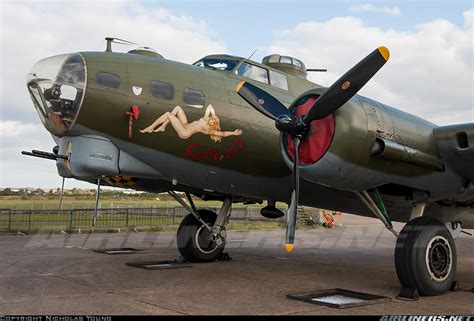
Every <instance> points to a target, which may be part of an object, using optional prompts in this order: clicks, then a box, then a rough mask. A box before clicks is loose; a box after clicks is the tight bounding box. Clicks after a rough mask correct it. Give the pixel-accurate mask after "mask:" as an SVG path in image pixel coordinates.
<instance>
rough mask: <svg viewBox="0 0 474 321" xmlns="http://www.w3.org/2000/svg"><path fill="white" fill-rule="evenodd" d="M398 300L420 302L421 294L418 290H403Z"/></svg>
mask: <svg viewBox="0 0 474 321" xmlns="http://www.w3.org/2000/svg"><path fill="white" fill-rule="evenodd" d="M397 298H398V299H401V300H409V301H418V299H419V298H420V294H419V293H418V289H410V288H402V289H401V290H400V294H399V295H398V296H397Z"/></svg>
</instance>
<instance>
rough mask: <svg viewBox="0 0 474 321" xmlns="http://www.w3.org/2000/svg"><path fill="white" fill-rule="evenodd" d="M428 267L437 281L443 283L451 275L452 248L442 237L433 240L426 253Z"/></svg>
mask: <svg viewBox="0 0 474 321" xmlns="http://www.w3.org/2000/svg"><path fill="white" fill-rule="evenodd" d="M426 265H427V268H428V272H429V273H430V276H431V278H432V279H433V280H435V281H443V280H444V279H446V277H447V276H448V275H449V272H450V271H451V266H452V254H451V247H450V245H449V243H448V241H447V240H446V239H445V238H444V237H442V236H436V237H434V238H432V239H431V241H430V243H429V244H428V247H427V252H426Z"/></svg>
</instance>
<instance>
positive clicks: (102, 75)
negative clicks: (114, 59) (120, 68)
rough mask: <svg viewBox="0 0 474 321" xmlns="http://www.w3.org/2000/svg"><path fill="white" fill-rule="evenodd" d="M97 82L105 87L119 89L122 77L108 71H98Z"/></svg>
mask: <svg viewBox="0 0 474 321" xmlns="http://www.w3.org/2000/svg"><path fill="white" fill-rule="evenodd" d="M96 80H97V83H98V84H99V85H101V86H104V87H109V88H114V89H117V88H119V87H120V77H119V76H117V75H116V74H111V73H108V72H98V73H97V75H96Z"/></svg>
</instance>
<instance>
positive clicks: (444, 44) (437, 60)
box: [269, 10, 474, 124]
mask: <svg viewBox="0 0 474 321" xmlns="http://www.w3.org/2000/svg"><path fill="white" fill-rule="evenodd" d="M472 16H473V10H470V11H466V12H464V19H465V23H464V27H460V26H457V25H455V24H453V23H451V22H449V21H447V20H443V19H436V20H433V21H430V22H427V23H424V24H420V25H417V26H416V28H415V29H414V30H412V31H404V32H400V31H396V30H394V29H387V30H383V29H380V28H376V27H371V26H368V25H366V24H364V22H363V21H362V20H361V19H358V18H354V17H338V18H333V19H330V20H327V21H308V22H304V23H300V24H297V25H296V26H294V27H293V28H291V29H287V30H280V31H276V32H275V33H274V41H273V43H272V45H271V46H270V48H269V52H272V53H281V54H290V55H293V56H295V57H297V58H300V59H302V60H303V61H304V62H305V64H306V65H307V66H308V67H309V68H318V67H320V68H328V73H314V74H310V76H309V78H310V79H311V80H312V81H314V82H316V83H319V84H322V85H324V86H329V85H330V84H331V83H332V82H334V81H335V80H336V79H337V78H339V77H340V76H341V75H342V74H343V73H344V72H346V71H347V70H348V69H349V68H351V67H352V66H353V65H354V64H356V63H357V62H358V61H359V60H360V59H362V58H363V57H364V56H366V55H367V54H368V53H370V52H371V51H372V50H374V49H375V48H377V47H378V46H380V45H385V46H387V47H388V48H389V49H390V51H391V57H390V60H389V61H388V63H387V64H386V65H385V66H384V67H383V68H382V69H381V70H380V71H379V72H378V74H376V75H375V77H374V78H373V79H372V80H371V81H369V83H368V84H367V85H366V86H365V87H364V88H362V90H361V91H360V94H362V95H364V96H368V97H371V98H374V99H376V100H378V101H381V102H383V103H386V104H388V105H391V106H394V107H396V108H399V109H402V110H404V111H406V112H409V113H412V114H415V115H417V116H421V117H423V118H426V119H428V120H430V121H432V122H435V123H437V124H452V123H464V122H472V121H474V110H473V94H472V90H473V74H474V71H473V46H472V20H473V19H472Z"/></svg>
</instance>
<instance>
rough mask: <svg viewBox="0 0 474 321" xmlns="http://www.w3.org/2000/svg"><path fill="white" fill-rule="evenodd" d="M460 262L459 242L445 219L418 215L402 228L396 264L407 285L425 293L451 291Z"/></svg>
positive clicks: (400, 278)
mask: <svg viewBox="0 0 474 321" xmlns="http://www.w3.org/2000/svg"><path fill="white" fill-rule="evenodd" d="M456 264H457V256H456V245H455V243H454V239H453V236H452V234H451V232H450V231H449V230H448V228H447V227H446V226H445V225H444V224H443V223H441V222H439V221H437V220H435V219H432V218H429V217H417V218H415V219H413V220H411V221H410V222H408V223H407V224H406V225H405V227H404V228H403V229H402V231H401V232H400V235H399V237H398V238H397V245H396V248H395V268H396V270H397V275H398V279H399V280H400V283H401V284H402V286H403V287H405V288H407V289H417V290H418V292H419V293H420V295H425V296H429V295H438V294H442V293H444V292H447V291H448V290H449V289H450V287H451V285H452V284H453V282H454V277H455V275H456Z"/></svg>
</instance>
